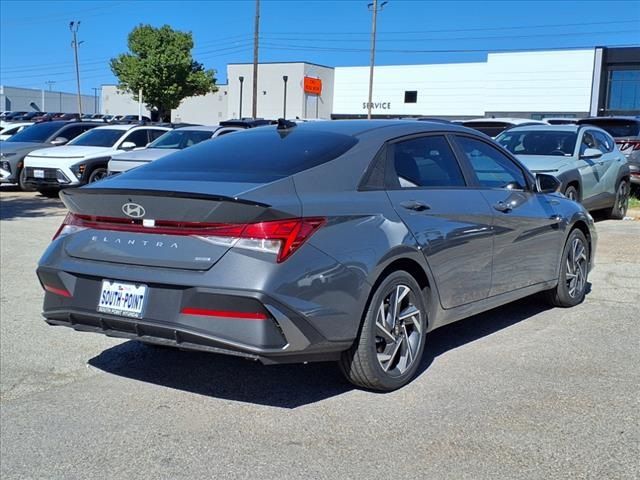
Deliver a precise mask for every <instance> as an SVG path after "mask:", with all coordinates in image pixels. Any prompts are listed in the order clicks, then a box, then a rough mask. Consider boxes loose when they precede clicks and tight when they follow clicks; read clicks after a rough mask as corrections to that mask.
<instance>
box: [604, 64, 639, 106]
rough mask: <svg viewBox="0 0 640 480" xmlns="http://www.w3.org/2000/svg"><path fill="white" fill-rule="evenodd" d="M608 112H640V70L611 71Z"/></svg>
mask: <svg viewBox="0 0 640 480" xmlns="http://www.w3.org/2000/svg"><path fill="white" fill-rule="evenodd" d="M607 109H608V110H623V111H624V110H640V70H610V71H609V91H608V95H607Z"/></svg>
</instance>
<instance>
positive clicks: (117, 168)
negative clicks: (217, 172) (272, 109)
mask: <svg viewBox="0 0 640 480" xmlns="http://www.w3.org/2000/svg"><path fill="white" fill-rule="evenodd" d="M238 130H243V128H240V127H221V126H219V125H216V126H211V127H208V126H203V125H198V126H193V127H182V128H176V129H175V130H171V131H170V132H167V133H165V134H164V135H162V136H161V137H159V138H157V139H156V140H155V141H153V142H151V143H150V144H149V145H148V146H147V148H145V149H143V150H135V151H131V152H126V153H121V154H118V155H114V156H113V157H111V160H109V166H108V171H109V175H115V174H118V173H122V172H126V171H127V170H131V169H132V168H136V167H139V166H141V165H146V164H147V163H149V162H153V161H154V160H157V159H159V158H162V157H164V156H166V155H169V154H171V153H175V152H179V151H180V150H182V149H185V148H187V147H191V146H193V145H196V144H198V143H200V142H203V141H205V140H210V139H212V138H216V137H219V136H221V135H226V134H227V133H231V132H236V131H238Z"/></svg>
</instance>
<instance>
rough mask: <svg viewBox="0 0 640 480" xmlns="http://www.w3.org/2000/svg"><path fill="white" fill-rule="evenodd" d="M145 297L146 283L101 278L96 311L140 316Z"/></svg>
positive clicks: (132, 316) (124, 315) (133, 316)
mask: <svg viewBox="0 0 640 480" xmlns="http://www.w3.org/2000/svg"><path fill="white" fill-rule="evenodd" d="M146 298H147V286H146V285H134V284H132V283H121V282H114V281H111V280H103V281H102V291H101V292H100V298H99V300H98V311H99V312H102V313H110V314H112V315H120V316H122V317H131V318H140V317H142V312H143V311H144V304H145V300H146Z"/></svg>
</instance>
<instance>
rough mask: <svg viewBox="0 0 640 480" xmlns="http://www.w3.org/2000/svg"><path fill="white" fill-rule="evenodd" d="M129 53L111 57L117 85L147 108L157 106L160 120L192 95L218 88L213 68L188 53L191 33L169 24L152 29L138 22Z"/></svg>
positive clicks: (130, 39)
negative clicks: (140, 94)
mask: <svg viewBox="0 0 640 480" xmlns="http://www.w3.org/2000/svg"><path fill="white" fill-rule="evenodd" d="M127 45H128V47H129V50H130V53H123V54H121V55H119V56H118V57H116V58H113V59H111V62H110V65H111V71H112V72H113V74H114V75H115V76H116V77H118V80H119V85H118V87H119V88H120V89H122V90H126V91H129V92H131V93H132V94H133V95H134V98H135V99H136V100H138V91H139V90H140V89H141V88H142V97H143V101H145V103H146V104H147V107H148V108H149V109H154V108H155V109H157V111H158V114H159V116H160V119H161V120H164V121H168V120H169V119H170V116H171V109H172V108H178V106H179V105H180V102H181V101H182V100H183V99H184V98H186V97H191V96H195V95H205V94H207V93H209V92H215V91H217V90H218V88H217V87H216V79H215V70H205V69H204V67H203V66H202V64H200V63H198V62H196V61H195V60H194V59H193V57H192V56H191V49H192V48H193V37H192V35H191V32H186V33H185V32H180V31H178V30H174V29H173V28H171V27H170V26H169V25H164V26H162V27H160V28H154V27H152V26H151V25H139V26H137V27H136V28H134V29H133V30H132V31H131V33H130V34H129V38H128V42H127Z"/></svg>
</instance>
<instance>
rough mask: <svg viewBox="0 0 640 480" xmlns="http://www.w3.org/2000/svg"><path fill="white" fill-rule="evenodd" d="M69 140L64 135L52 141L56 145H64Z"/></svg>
mask: <svg viewBox="0 0 640 480" xmlns="http://www.w3.org/2000/svg"><path fill="white" fill-rule="evenodd" d="M68 141H69V139H68V138H64V137H56V138H54V139H53V140H52V141H51V145H55V146H56V147H57V146H59V145H64V144H65V143H67V142H68Z"/></svg>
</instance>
